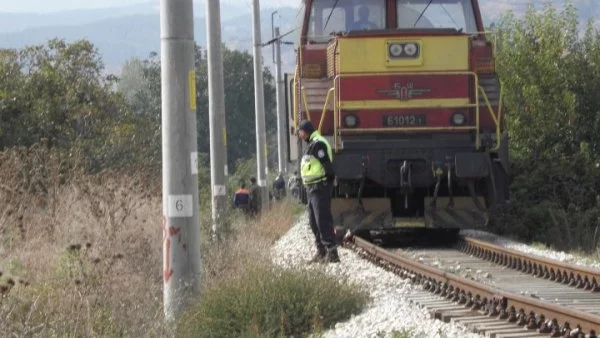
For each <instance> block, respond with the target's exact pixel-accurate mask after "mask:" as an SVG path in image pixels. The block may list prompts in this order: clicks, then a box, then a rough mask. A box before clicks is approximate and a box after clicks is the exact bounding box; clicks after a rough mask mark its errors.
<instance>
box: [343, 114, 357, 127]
mask: <svg viewBox="0 0 600 338" xmlns="http://www.w3.org/2000/svg"><path fill="white" fill-rule="evenodd" d="M344 125H345V126H346V127H348V128H354V127H356V126H358V117H357V116H356V115H346V117H344Z"/></svg>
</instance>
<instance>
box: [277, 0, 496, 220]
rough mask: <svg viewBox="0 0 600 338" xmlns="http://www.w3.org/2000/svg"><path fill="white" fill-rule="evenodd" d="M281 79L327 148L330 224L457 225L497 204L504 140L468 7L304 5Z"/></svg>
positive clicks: (323, 1) (295, 145) (484, 48)
mask: <svg viewBox="0 0 600 338" xmlns="http://www.w3.org/2000/svg"><path fill="white" fill-rule="evenodd" d="M302 8H303V13H304V17H303V25H302V28H301V34H300V43H299V46H298V55H297V66H296V71H295V74H294V75H293V78H292V79H291V80H290V81H289V83H288V85H289V88H288V93H289V96H290V104H289V117H290V126H291V128H290V145H291V150H292V151H291V155H292V156H293V157H295V158H293V159H294V160H297V159H298V158H297V156H298V154H299V152H300V149H301V148H302V146H303V145H302V142H300V141H298V139H297V136H296V128H297V126H298V123H299V121H300V120H301V119H309V120H311V121H312V122H313V124H314V125H315V126H318V129H319V130H320V132H321V134H323V136H325V137H327V138H328V139H329V141H330V144H331V146H332V148H333V149H334V167H335V169H336V173H337V182H338V184H337V187H336V189H335V191H334V197H333V201H332V205H333V207H332V208H333V213H334V218H335V219H336V223H337V225H342V226H344V227H347V228H351V229H356V228H363V229H365V228H366V229H377V228H390V227H392V228H393V227H396V226H401V225H407V224H409V225H410V224H412V225H415V223H414V220H417V221H418V223H420V224H421V225H422V224H424V225H426V226H429V227H444V228H464V227H477V226H482V225H485V224H487V222H488V218H489V217H488V210H489V209H490V208H492V207H493V206H494V205H497V204H499V203H503V202H504V201H505V200H506V199H508V188H507V172H508V138H507V134H506V129H505V127H504V117H503V115H502V97H501V96H502V93H501V86H500V82H499V79H498V76H497V74H496V71H495V62H494V47H493V43H492V42H491V41H490V40H489V39H488V37H487V36H486V34H485V33H484V25H483V22H482V19H481V14H480V11H479V6H478V3H477V0H304V1H303V3H302Z"/></svg>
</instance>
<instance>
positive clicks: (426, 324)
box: [271, 215, 600, 338]
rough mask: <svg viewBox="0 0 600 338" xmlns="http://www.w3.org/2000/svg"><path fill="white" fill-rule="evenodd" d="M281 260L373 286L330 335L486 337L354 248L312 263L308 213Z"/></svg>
mask: <svg viewBox="0 0 600 338" xmlns="http://www.w3.org/2000/svg"><path fill="white" fill-rule="evenodd" d="M461 234H462V235H465V236H470V237H473V238H478V239H481V240H484V241H488V242H491V243H494V244H498V245H501V246H504V247H506V248H511V249H514V250H518V251H521V252H526V253H530V254H534V255H537V256H540V257H546V258H549V259H555V260H558V261H561V262H566V263H572V264H577V265H580V266H584V267H588V268H592V269H598V270H600V263H599V262H597V261H593V260H591V259H587V258H583V257H577V256H574V255H571V254H567V253H564V252H555V251H552V250H542V249H538V248H534V247H531V246H528V245H525V244H523V243H519V242H516V241H513V240H509V239H505V238H502V237H500V236H496V235H494V234H490V233H488V232H484V231H474V230H464V231H462V232H461ZM271 253H272V258H273V261H274V263H275V264H277V265H279V266H282V267H287V268H300V269H323V270H324V271H326V272H327V273H329V274H330V275H333V276H339V277H340V279H341V278H345V279H348V280H349V281H350V282H351V283H354V284H356V285H360V286H361V287H363V288H364V289H365V290H368V291H369V293H370V295H371V298H372V302H371V303H370V304H369V305H368V306H367V308H366V309H364V311H363V312H362V313H360V314H359V315H356V316H353V317H352V318H351V319H349V320H348V321H345V322H341V323H338V324H336V325H335V328H332V329H330V330H328V331H326V332H325V333H324V337H391V335H392V332H394V331H398V332H410V336H411V337H466V338H470V337H480V336H479V335H476V334H474V333H471V332H468V331H467V329H466V328H465V327H463V326H460V325H455V324H453V323H449V324H446V323H444V322H442V321H439V320H434V319H432V318H431V316H430V314H429V313H428V312H427V310H425V309H423V308H421V307H419V306H417V305H415V304H413V303H411V302H410V301H409V300H408V299H409V298H414V297H417V296H419V295H423V294H427V292H425V291H422V288H421V287H420V286H416V285H413V284H411V283H410V281H409V280H404V279H401V278H400V277H398V276H397V275H394V274H393V273H391V272H388V271H386V270H384V269H382V268H380V267H377V266H375V265H373V264H371V263H369V262H367V261H365V260H363V259H361V258H359V257H358V256H357V255H356V254H355V253H354V252H352V251H351V250H348V249H345V248H340V249H339V254H340V260H341V263H337V264H309V263H308V261H309V260H310V258H311V257H312V256H313V255H314V253H315V249H314V237H313V235H312V233H311V231H310V229H309V226H308V220H307V217H306V215H303V216H301V217H300V218H299V220H298V222H297V223H296V225H295V226H294V227H293V228H292V229H291V230H290V231H289V232H288V233H287V234H286V235H284V236H283V237H282V238H281V239H280V240H279V241H277V242H276V243H275V244H274V245H273V247H272V252H271Z"/></svg>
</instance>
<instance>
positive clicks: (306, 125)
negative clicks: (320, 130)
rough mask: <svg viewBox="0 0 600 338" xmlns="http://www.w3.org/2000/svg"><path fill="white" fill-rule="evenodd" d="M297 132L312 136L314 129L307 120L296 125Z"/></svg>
mask: <svg viewBox="0 0 600 338" xmlns="http://www.w3.org/2000/svg"><path fill="white" fill-rule="evenodd" d="M298 130H304V131H305V132H306V133H307V134H308V135H310V134H312V133H313V132H314V131H315V127H314V126H313V124H312V123H311V122H310V121H308V120H302V122H300V124H299V125H298Z"/></svg>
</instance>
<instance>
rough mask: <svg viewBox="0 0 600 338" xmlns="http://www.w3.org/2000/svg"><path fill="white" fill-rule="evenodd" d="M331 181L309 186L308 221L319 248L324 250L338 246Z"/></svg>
mask: <svg viewBox="0 0 600 338" xmlns="http://www.w3.org/2000/svg"><path fill="white" fill-rule="evenodd" d="M332 189H333V184H332V183H331V182H319V183H316V184H311V185H309V186H307V188H306V190H307V193H308V205H307V208H308V223H309V225H310V228H311V230H312V232H313V234H314V235H315V243H316V245H317V249H318V250H319V251H321V252H324V251H325V250H327V249H333V248H335V247H336V246H337V239H336V237H335V232H334V231H333V216H332V215H331V192H332Z"/></svg>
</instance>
